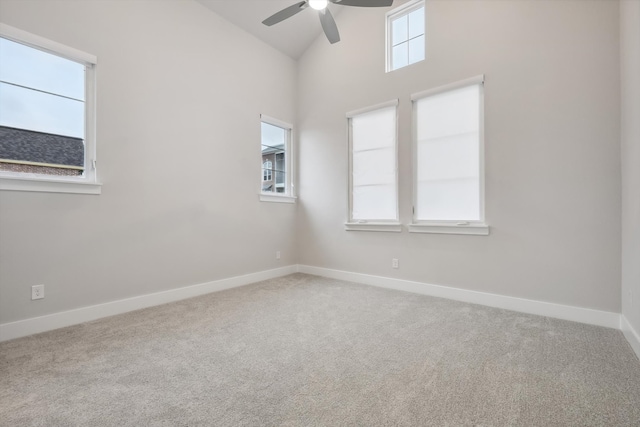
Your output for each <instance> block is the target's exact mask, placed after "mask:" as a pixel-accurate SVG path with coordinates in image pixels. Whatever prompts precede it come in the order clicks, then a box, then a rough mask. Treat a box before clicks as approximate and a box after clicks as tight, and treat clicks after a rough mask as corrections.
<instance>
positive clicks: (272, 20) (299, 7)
mask: <svg viewBox="0 0 640 427" xmlns="http://www.w3.org/2000/svg"><path fill="white" fill-rule="evenodd" d="M307 6H308V3H307V2H306V1H301V2H299V3H296V4H294V5H291V6H289V7H286V8H284V9H282V10H281V11H280V12H277V13H274V14H273V15H271V16H270V17H268V18H267V19H265V20H264V21H262V23H263V24H264V25H266V26H267V27H270V26H272V25H274V24H277V23H278V22H281V21H284V20H285V19H287V18H291V17H292V16H293V15H295V14H296V13H298V12H301V11H303V10H304V9H306V8H307Z"/></svg>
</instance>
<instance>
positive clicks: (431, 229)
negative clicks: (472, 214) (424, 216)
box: [409, 222, 489, 236]
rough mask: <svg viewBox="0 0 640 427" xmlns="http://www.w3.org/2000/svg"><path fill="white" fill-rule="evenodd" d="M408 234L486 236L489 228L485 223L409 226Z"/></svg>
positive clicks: (444, 223)
mask: <svg viewBox="0 0 640 427" xmlns="http://www.w3.org/2000/svg"><path fill="white" fill-rule="evenodd" d="M409 232H410V233H437V234H471V235H475V236H488V235H489V226H488V225H487V224H485V223H467V224H456V223H446V222H443V223H424V224H409Z"/></svg>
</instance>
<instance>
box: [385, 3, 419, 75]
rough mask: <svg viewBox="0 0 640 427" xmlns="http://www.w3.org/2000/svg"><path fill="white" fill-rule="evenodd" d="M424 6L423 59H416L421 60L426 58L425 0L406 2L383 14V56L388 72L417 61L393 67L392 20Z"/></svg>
mask: <svg viewBox="0 0 640 427" xmlns="http://www.w3.org/2000/svg"><path fill="white" fill-rule="evenodd" d="M421 7H424V8H425V17H424V47H423V48H424V59H422V60H420V61H418V62H422V61H425V60H426V59H427V18H426V13H427V7H426V4H425V0H413V1H410V2H408V3H405V4H403V5H402V6H400V7H398V8H396V9H393V10H390V11H389V12H387V13H386V15H385V19H386V21H385V28H386V32H385V58H386V61H385V62H386V72H387V73H390V72H392V71H397V70H401V69H403V68H407V67H409V66H411V65H413V64H417V63H418V62H413V63H411V64H407V65H405V66H404V67H400V68H393V61H392V59H393V58H392V55H393V46H392V40H391V35H392V32H391V22H392V21H393V20H395V19H396V18H399V17H400V16H403V15H408V14H410V13H411V12H413V11H415V10H417V9H419V8H421Z"/></svg>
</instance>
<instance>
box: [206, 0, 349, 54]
mask: <svg viewBox="0 0 640 427" xmlns="http://www.w3.org/2000/svg"><path fill="white" fill-rule="evenodd" d="M198 1H199V2H200V3H202V4H203V5H205V6H206V7H207V8H209V9H211V10H212V11H214V12H215V13H217V14H218V15H220V16H222V17H223V18H224V19H226V20H227V21H229V22H231V23H232V24H235V25H237V26H238V27H240V28H242V29H243V30H245V31H247V32H249V33H251V34H253V35H254V36H256V37H257V38H259V39H260V40H262V41H264V42H265V43H267V44H269V45H271V46H273V47H275V48H276V49H278V50H280V51H281V52H283V53H285V54H286V55H288V56H290V57H291V58H293V59H298V58H299V57H300V56H301V55H302V53H303V52H304V51H305V50H306V49H307V48H308V47H309V45H310V44H311V42H313V41H314V40H315V39H316V38H317V37H318V36H319V35H321V34H322V28H321V26H320V20H319V19H318V14H317V13H315V11H314V10H312V9H311V8H308V9H306V10H303V11H302V12H300V13H298V14H297V15H295V16H293V17H291V18H289V19H286V20H284V21H282V22H280V23H278V24H276V25H274V26H272V27H267V26H266V25H263V24H262V21H263V20H264V19H266V18H268V17H269V16H271V15H273V14H274V13H276V12H278V11H280V10H282V9H284V8H285V7H288V6H291V5H292V4H295V3H296V0H198ZM298 1H300V0H298ZM343 8H344V6H338V5H335V4H330V5H329V9H330V10H331V13H332V14H333V16H336V15H338V14H339V13H340V11H341V9H343ZM323 37H324V36H323ZM327 43H328V42H327Z"/></svg>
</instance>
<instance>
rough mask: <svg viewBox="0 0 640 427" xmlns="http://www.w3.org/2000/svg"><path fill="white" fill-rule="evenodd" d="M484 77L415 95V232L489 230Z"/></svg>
mask: <svg viewBox="0 0 640 427" xmlns="http://www.w3.org/2000/svg"><path fill="white" fill-rule="evenodd" d="M483 81H484V79H483V77H482V76H479V77H475V78H472V79H469V80H465V81H462V82H458V83H454V84H452V85H448V86H445V87H441V88H436V89H433V90H429V91H426V92H422V93H419V94H415V95H413V96H412V100H413V111H414V115H413V117H414V123H413V125H414V135H415V146H414V162H415V171H414V173H415V182H414V198H415V200H414V218H413V224H412V226H411V227H410V230H411V231H417V232H443V231H444V232H452V233H464V234H488V227H487V226H486V224H484V173H483V145H484V141H483Z"/></svg>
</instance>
